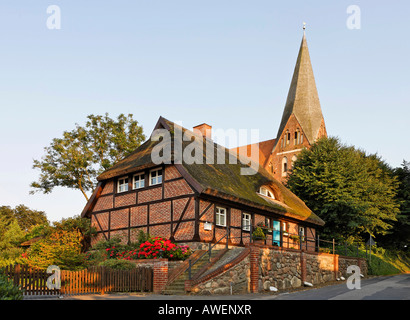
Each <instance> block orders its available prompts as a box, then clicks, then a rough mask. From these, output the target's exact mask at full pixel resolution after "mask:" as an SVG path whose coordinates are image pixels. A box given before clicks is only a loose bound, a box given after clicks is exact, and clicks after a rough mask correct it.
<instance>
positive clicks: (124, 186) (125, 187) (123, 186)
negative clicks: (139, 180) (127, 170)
mask: <svg viewBox="0 0 410 320" xmlns="http://www.w3.org/2000/svg"><path fill="white" fill-rule="evenodd" d="M123 180H124V181H125V180H126V181H127V182H124V183H121V181H123ZM128 184H129V178H128V177H121V178H118V180H117V192H118V193H122V192H127V191H128Z"/></svg>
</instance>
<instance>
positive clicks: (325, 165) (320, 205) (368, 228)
mask: <svg viewBox="0 0 410 320" xmlns="http://www.w3.org/2000/svg"><path fill="white" fill-rule="evenodd" d="M287 186H288V187H289V188H290V190H291V191H293V192H294V193H295V194H296V195H298V196H299V197H300V198H301V199H302V200H303V201H305V203H306V204H307V206H308V207H309V208H310V209H311V210H312V211H314V212H315V213H316V214H318V215H319V216H320V217H321V218H322V219H323V220H324V221H325V222H326V225H325V227H324V229H323V234H324V236H325V237H328V238H339V239H344V240H355V241H360V240H362V239H364V236H365V235H366V236H368V233H370V234H372V235H373V236H375V235H383V234H386V233H387V232H388V230H389V229H391V228H392V223H393V222H394V221H396V216H397V214H398V213H399V206H398V202H397V200H396V193H397V188H398V183H397V179H396V178H394V177H393V173H392V170H391V169H390V168H389V166H388V165H387V164H386V163H385V162H383V161H382V160H381V159H380V158H379V157H378V156H376V155H367V154H366V153H365V152H363V151H361V150H357V149H355V148H354V147H349V146H345V145H342V144H341V143H340V141H339V140H338V139H337V138H322V139H320V140H318V141H317V142H316V143H315V144H314V145H313V146H312V147H311V149H309V150H307V149H305V150H303V151H302V152H301V153H300V155H299V157H298V159H297V160H296V161H295V163H294V167H293V170H292V173H291V175H290V176H289V179H288V181H287Z"/></svg>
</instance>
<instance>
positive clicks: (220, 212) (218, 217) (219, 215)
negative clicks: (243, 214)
mask: <svg viewBox="0 0 410 320" xmlns="http://www.w3.org/2000/svg"><path fill="white" fill-rule="evenodd" d="M215 210H216V213H215V225H217V226H220V227H226V208H222V207H216V209H215ZM222 220H223V221H222Z"/></svg>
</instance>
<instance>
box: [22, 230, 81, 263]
mask: <svg viewBox="0 0 410 320" xmlns="http://www.w3.org/2000/svg"><path fill="white" fill-rule="evenodd" d="M81 241H82V236H81V234H80V233H79V232H78V231H64V230H60V231H56V232H54V233H52V234H51V235H50V236H49V237H47V238H44V239H41V240H39V241H37V242H35V243H34V244H33V245H32V246H31V247H30V249H29V250H28V252H27V255H25V257H26V259H25V260H26V263H27V264H29V265H30V266H33V267H37V268H42V269H44V268H47V267H48V266H50V265H57V266H59V267H60V268H61V269H62V270H78V269H82V268H84V256H83V254H82V253H81V248H82V246H81Z"/></svg>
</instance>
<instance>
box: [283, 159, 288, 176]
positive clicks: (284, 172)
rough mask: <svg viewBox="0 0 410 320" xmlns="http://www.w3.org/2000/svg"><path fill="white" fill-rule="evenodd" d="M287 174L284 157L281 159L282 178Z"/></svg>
mask: <svg viewBox="0 0 410 320" xmlns="http://www.w3.org/2000/svg"><path fill="white" fill-rule="evenodd" d="M287 172H288V158H286V157H284V158H283V159H282V176H286V174H287Z"/></svg>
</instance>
